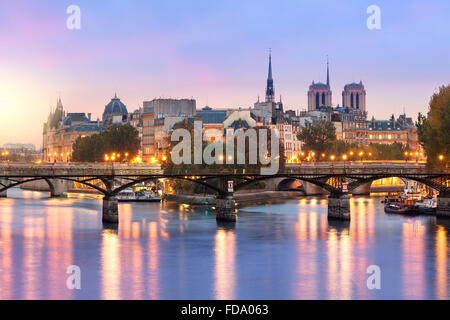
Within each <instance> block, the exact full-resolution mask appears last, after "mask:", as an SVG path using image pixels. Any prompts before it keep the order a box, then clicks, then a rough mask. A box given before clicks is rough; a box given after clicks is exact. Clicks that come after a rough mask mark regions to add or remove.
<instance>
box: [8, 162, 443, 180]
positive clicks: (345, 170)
mask: <svg viewBox="0 0 450 320" xmlns="http://www.w3.org/2000/svg"><path fill="white" fill-rule="evenodd" d="M449 174H450V169H449V168H438V169H436V168H434V169H430V168H427V167H426V165H425V164H423V163H410V162H408V163H405V162H363V163H361V162H347V163H342V162H340V163H323V162H321V163H302V164H286V166H285V168H283V169H280V170H279V172H278V173H277V174H275V175H274V176H286V175H298V176H302V175H304V176H317V175H347V176H352V175H355V176H364V175H393V176H394V175H421V176H424V175H427V176H430V175H436V176H443V175H444V176H446V175H449ZM185 175H188V176H248V175H252V176H259V175H260V170H259V169H253V170H251V169H248V168H247V169H234V168H232V167H228V166H225V165H224V166H217V167H214V168H198V167H196V166H192V168H189V169H185V168H183V169H165V170H164V169H163V168H162V167H161V165H158V164H139V165H138V164H114V165H112V164H73V163H70V164H39V165H38V164H12V163H11V164H0V177H2V178H28V177H100V176H118V177H120V176H124V177H125V176H128V177H130V176H132V177H141V176H155V177H156V176H161V177H170V176H174V177H176V176H185Z"/></svg>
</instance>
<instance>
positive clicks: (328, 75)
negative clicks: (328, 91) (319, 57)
mask: <svg viewBox="0 0 450 320" xmlns="http://www.w3.org/2000/svg"><path fill="white" fill-rule="evenodd" d="M327 86H328V87H329V86H330V65H329V63H328V55H327Z"/></svg>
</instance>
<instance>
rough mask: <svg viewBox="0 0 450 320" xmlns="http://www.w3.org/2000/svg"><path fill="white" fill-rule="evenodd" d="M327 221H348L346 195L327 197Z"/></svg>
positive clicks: (348, 199) (348, 211) (348, 207)
mask: <svg viewBox="0 0 450 320" xmlns="http://www.w3.org/2000/svg"><path fill="white" fill-rule="evenodd" d="M328 219H335V220H343V221H350V198H349V197H348V195H334V194H331V195H330V196H329V197H328Z"/></svg>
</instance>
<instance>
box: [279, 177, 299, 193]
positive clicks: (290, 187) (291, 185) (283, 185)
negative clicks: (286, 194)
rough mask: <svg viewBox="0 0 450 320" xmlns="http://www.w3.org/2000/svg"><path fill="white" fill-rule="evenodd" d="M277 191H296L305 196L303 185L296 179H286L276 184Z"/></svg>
mask: <svg viewBox="0 0 450 320" xmlns="http://www.w3.org/2000/svg"><path fill="white" fill-rule="evenodd" d="M276 190H277V191H296V192H301V193H303V194H305V188H304V186H303V183H302V182H301V181H300V180H298V179H292V178H286V179H283V180H281V181H280V182H279V183H277V186H276Z"/></svg>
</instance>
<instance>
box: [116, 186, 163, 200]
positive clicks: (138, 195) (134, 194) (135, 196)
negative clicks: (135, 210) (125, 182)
mask: <svg viewBox="0 0 450 320" xmlns="http://www.w3.org/2000/svg"><path fill="white" fill-rule="evenodd" d="M116 198H117V200H118V201H119V202H159V201H161V197H160V196H158V195H157V194H155V193H154V192H153V191H151V190H139V191H133V189H131V188H127V189H125V190H122V191H121V192H119V193H118V194H117V196H116Z"/></svg>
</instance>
